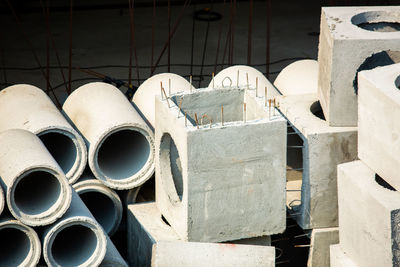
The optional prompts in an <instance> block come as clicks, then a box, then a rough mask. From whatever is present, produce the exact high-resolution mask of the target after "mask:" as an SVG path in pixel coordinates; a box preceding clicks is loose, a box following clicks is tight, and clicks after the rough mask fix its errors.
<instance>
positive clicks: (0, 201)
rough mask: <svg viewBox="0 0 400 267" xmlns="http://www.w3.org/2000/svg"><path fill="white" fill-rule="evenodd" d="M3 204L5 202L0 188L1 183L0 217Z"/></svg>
mask: <svg viewBox="0 0 400 267" xmlns="http://www.w3.org/2000/svg"><path fill="white" fill-rule="evenodd" d="M4 202H5V199H4V192H3V189H2V188H1V183H0V215H1V213H2V212H3V209H4Z"/></svg>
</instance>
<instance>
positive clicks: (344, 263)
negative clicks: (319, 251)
mask: <svg viewBox="0 0 400 267" xmlns="http://www.w3.org/2000/svg"><path fill="white" fill-rule="evenodd" d="M330 257H331V264H330V266H331V267H358V265H357V264H355V263H354V262H353V261H352V260H351V259H349V257H348V256H347V255H346V253H344V252H343V250H342V249H341V247H340V244H336V245H331V246H330Z"/></svg>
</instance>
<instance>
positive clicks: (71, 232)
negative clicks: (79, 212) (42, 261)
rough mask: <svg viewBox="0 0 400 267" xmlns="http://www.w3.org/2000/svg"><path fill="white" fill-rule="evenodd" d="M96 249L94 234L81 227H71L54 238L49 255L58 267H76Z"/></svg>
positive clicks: (88, 229)
mask: <svg viewBox="0 0 400 267" xmlns="http://www.w3.org/2000/svg"><path fill="white" fill-rule="evenodd" d="M96 247H97V237H96V234H95V233H94V232H93V231H92V230H91V229H90V228H88V227H85V226H83V225H72V226H69V227H66V228H64V229H63V230H61V231H60V232H59V233H58V234H57V235H56V237H55V238H54V241H53V244H52V247H51V248H50V249H51V253H52V255H53V258H54V260H55V261H56V263H57V265H59V266H78V265H81V264H83V263H85V262H86V261H87V260H88V259H89V258H90V257H91V256H92V255H93V253H94V252H95V250H96Z"/></svg>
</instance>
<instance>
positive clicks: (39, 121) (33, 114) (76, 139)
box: [0, 84, 87, 184]
mask: <svg viewBox="0 0 400 267" xmlns="http://www.w3.org/2000/svg"><path fill="white" fill-rule="evenodd" d="M0 114H6V116H2V117H1V118H0V132H1V131H5V130H8V129H24V130H28V131H30V132H32V133H34V134H36V135H38V136H39V138H40V139H41V140H42V142H43V143H44V145H45V146H46V148H47V149H48V150H49V152H50V154H51V155H52V156H53V157H54V159H55V160H56V161H57V163H58V165H60V167H61V169H62V170H63V172H64V173H65V175H66V177H67V179H68V180H69V182H70V183H71V184H72V183H74V182H75V181H76V180H77V179H78V178H79V176H81V174H82V172H83V170H84V168H85V166H86V161H87V152H86V145H85V142H84V141H83V139H82V137H81V136H80V135H79V134H78V133H77V132H76V131H75V130H74V129H73V128H72V126H71V125H70V124H69V123H68V122H67V120H66V119H65V118H64V116H63V115H62V114H61V112H60V111H59V110H58V109H57V107H56V106H55V105H54V104H53V102H52V101H51V99H50V98H49V97H48V96H47V95H46V94H45V93H44V92H43V91H42V90H41V89H39V88H37V87H35V86H32V85H28V84H18V85H13V86H10V87H7V88H5V89H3V90H2V91H1V93H0Z"/></svg>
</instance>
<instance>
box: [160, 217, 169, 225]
mask: <svg viewBox="0 0 400 267" xmlns="http://www.w3.org/2000/svg"><path fill="white" fill-rule="evenodd" d="M161 220H162V221H163V222H164V223H165V224H166V225H168V226H171V225H170V224H169V222H168V221H167V219H165V217H164V216H163V215H161Z"/></svg>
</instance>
